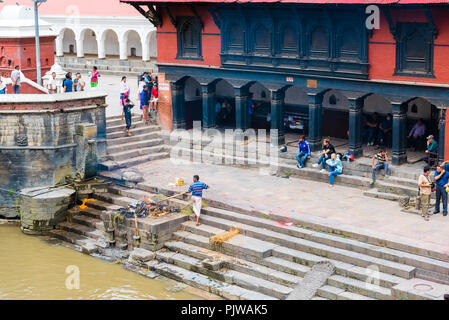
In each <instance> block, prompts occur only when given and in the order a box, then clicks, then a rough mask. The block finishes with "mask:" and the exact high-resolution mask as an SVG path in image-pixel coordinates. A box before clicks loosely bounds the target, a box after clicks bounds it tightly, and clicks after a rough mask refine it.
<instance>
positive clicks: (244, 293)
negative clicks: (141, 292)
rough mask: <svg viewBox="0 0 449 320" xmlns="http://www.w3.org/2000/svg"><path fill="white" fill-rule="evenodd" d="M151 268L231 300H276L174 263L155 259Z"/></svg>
mask: <svg viewBox="0 0 449 320" xmlns="http://www.w3.org/2000/svg"><path fill="white" fill-rule="evenodd" d="M149 267H150V269H151V270H154V271H156V272H157V273H159V274H161V275H163V276H166V277H167V278H170V279H174V280H176V281H180V282H184V283H186V284H188V285H190V286H192V287H195V288H198V289H201V290H204V291H207V292H211V293H213V294H216V295H218V296H220V297H223V298H225V299H230V300H275V298H274V297H271V296H268V295H265V294H261V293H258V292H255V291H252V290H248V289H245V288H241V287H239V286H236V285H231V284H228V283H225V282H223V281H218V280H214V279H211V278H210V277H208V276H205V275H202V274H200V273H197V272H193V271H190V270H187V269H184V268H181V267H178V266H175V265H173V264H169V263H165V262H157V261H153V262H152V263H151V264H149Z"/></svg>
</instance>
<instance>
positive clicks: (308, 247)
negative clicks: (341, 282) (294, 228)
mask: <svg viewBox="0 0 449 320" xmlns="http://www.w3.org/2000/svg"><path fill="white" fill-rule="evenodd" d="M202 222H203V224H208V225H212V226H214V227H217V228H220V229H222V230H229V227H231V226H234V227H237V228H240V230H241V234H240V235H239V236H237V237H240V236H241V237H244V236H246V237H247V238H249V237H250V238H251V239H259V240H260V241H262V240H263V242H264V243H265V244H266V246H268V244H269V243H276V247H274V246H273V247H271V248H270V249H271V251H276V250H277V249H279V248H290V249H294V250H299V251H303V252H306V253H310V254H314V255H317V256H321V257H325V258H328V259H334V260H339V261H344V262H348V263H351V264H354V265H357V266H360V267H368V266H370V265H373V264H375V265H377V266H378V267H379V270H380V271H382V272H386V273H390V274H393V275H396V276H399V277H403V278H407V279H410V278H412V277H413V276H414V271H415V268H414V267H411V266H407V265H404V264H401V263H397V262H393V261H389V260H384V259H380V258H376V257H372V256H369V255H366V254H362V253H357V252H354V251H350V250H345V249H340V248H336V247H333V246H330V245H326V244H321V243H317V242H313V241H310V240H305V239H301V238H297V237H294V236H289V235H285V234H281V233H278V232H274V231H271V230H268V229H262V228H257V227H253V226H249V225H244V224H241V223H235V222H233V221H229V220H224V219H219V218H215V217H210V216H206V215H204V216H203V217H202ZM243 235H244V236H243ZM233 239H234V238H233ZM268 241H269V242H268ZM267 254H269V252H268V253H267ZM269 255H271V254H269Z"/></svg>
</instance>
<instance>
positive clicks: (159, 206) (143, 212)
mask: <svg viewBox="0 0 449 320" xmlns="http://www.w3.org/2000/svg"><path fill="white" fill-rule="evenodd" d="M163 201H164V200H162V201H159V202H156V201H153V200H151V199H148V198H144V199H143V200H142V201H140V202H136V203H131V204H129V205H128V206H127V207H126V208H120V209H118V210H117V211H118V213H119V215H120V216H122V217H124V218H134V217H135V216H136V217H137V218H146V217H149V216H152V217H155V218H157V217H161V216H163V215H166V214H168V213H172V212H180V210H179V209H178V208H174V207H171V206H169V205H168V204H166V203H163Z"/></svg>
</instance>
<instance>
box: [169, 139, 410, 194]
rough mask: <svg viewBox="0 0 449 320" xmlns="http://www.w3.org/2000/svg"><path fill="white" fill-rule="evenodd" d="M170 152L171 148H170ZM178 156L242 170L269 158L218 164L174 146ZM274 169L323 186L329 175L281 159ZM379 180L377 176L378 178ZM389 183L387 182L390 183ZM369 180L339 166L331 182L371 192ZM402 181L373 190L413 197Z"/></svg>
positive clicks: (225, 159)
mask: <svg viewBox="0 0 449 320" xmlns="http://www.w3.org/2000/svg"><path fill="white" fill-rule="evenodd" d="M172 150H173V149H172ZM178 151H179V154H181V152H182V154H183V155H190V157H189V159H186V160H189V161H194V160H196V159H203V160H202V161H204V162H206V163H209V162H210V163H213V164H217V165H231V166H237V167H245V168H251V167H254V168H256V167H268V166H269V165H270V158H269V157H261V158H259V159H257V158H256V157H255V155H251V154H250V156H249V157H245V156H244V157H239V156H234V155H227V154H224V155H223V156H222V157H221V159H220V161H218V162H217V160H216V159H215V158H214V153H213V152H211V151H207V150H204V149H203V150H200V149H188V148H184V147H181V146H179V147H178ZM209 159H211V160H209ZM274 167H275V168H276V169H277V170H278V172H279V174H280V175H283V173H285V172H289V173H290V176H292V177H298V178H302V179H307V180H313V181H321V182H325V183H329V174H328V172H325V173H322V172H320V170H319V169H318V168H312V167H311V165H310V163H309V165H308V166H306V167H305V168H302V169H298V168H297V167H296V163H295V162H294V161H293V160H291V161H290V162H288V161H287V162H286V161H285V160H284V159H282V160H281V158H279V161H278V162H277V163H274ZM379 177H381V175H379ZM390 181H391V182H390ZM370 182H371V178H368V177H363V176H359V175H350V174H346V173H345V169H344V167H343V174H341V175H339V176H337V177H336V178H335V179H334V183H335V184H336V185H344V186H349V187H353V188H358V189H362V190H363V189H365V190H366V189H371V188H374V186H371V185H370ZM402 182H404V180H395V179H391V180H390V179H379V180H377V181H376V184H375V187H376V188H379V189H382V190H383V191H385V192H389V193H393V194H397V195H406V196H417V194H418V191H417V187H416V184H415V186H411V185H412V181H411V180H407V179H406V182H404V183H403V184H401V183H402Z"/></svg>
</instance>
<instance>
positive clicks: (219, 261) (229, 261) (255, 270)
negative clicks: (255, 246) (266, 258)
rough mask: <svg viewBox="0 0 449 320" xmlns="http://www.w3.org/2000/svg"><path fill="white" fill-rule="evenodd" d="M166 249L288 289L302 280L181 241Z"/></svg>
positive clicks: (168, 244)
mask: <svg viewBox="0 0 449 320" xmlns="http://www.w3.org/2000/svg"><path fill="white" fill-rule="evenodd" d="M165 247H166V248H168V249H170V250H171V251H172V252H179V253H182V254H184V255H187V256H190V257H193V258H196V259H199V260H208V263H209V264H210V265H211V266H212V267H211V268H213V267H215V266H216V269H217V270H219V269H222V268H227V269H231V270H235V271H238V272H241V273H246V274H249V275H252V276H255V277H258V278H262V279H264V280H267V281H272V282H275V283H278V284H281V285H284V286H288V287H295V286H296V285H297V284H298V283H299V282H300V281H301V280H302V278H301V277H299V276H295V275H292V274H290V273H285V272H282V271H279V270H276V269H274V268H269V267H266V266H265V265H263V264H256V263H252V262H249V261H246V260H243V259H238V258H235V257H231V256H228V255H224V254H221V253H218V252H216V251H212V250H207V249H204V248H200V247H196V246H194V245H190V244H187V243H183V242H179V241H169V242H166V243H165Z"/></svg>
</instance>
